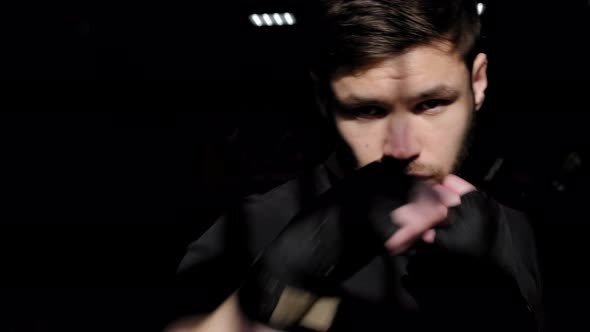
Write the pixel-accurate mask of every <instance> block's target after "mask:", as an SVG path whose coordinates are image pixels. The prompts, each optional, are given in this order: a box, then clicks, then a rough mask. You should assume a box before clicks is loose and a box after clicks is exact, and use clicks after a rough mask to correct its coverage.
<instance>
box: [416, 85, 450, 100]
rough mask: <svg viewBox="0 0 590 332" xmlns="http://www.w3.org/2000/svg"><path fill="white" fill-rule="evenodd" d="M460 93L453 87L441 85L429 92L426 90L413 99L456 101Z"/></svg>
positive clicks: (430, 89)
mask: <svg viewBox="0 0 590 332" xmlns="http://www.w3.org/2000/svg"><path fill="white" fill-rule="evenodd" d="M459 93H460V91H459V90H458V89H456V88H454V87H451V86H449V85H446V84H439V85H436V86H434V87H432V88H429V89H427V90H424V91H422V92H420V93H418V94H416V96H415V97H413V99H416V100H424V99H432V98H447V99H454V98H457V97H458V96H459Z"/></svg>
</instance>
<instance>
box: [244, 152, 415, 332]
mask: <svg viewBox="0 0 590 332" xmlns="http://www.w3.org/2000/svg"><path fill="white" fill-rule="evenodd" d="M405 166H406V165H405V164H401V163H397V162H395V161H383V162H375V163H372V164H370V165H367V166H366V167H363V168H362V169H360V170H359V171H357V172H355V173H354V174H353V175H352V176H350V177H349V178H347V179H345V180H343V182H342V183H340V184H339V185H337V186H335V187H334V188H332V189H331V190H329V191H328V192H327V193H326V194H324V195H323V196H322V197H320V199H319V200H318V201H317V202H316V204H313V206H311V207H308V208H306V209H304V210H303V211H302V212H301V213H299V214H298V215H297V216H296V217H295V218H294V219H293V220H292V221H291V223H290V224H289V225H288V226H287V227H286V228H285V229H284V230H283V231H282V232H281V234H280V235H279V236H278V237H277V238H276V239H275V241H273V243H272V244H271V245H270V246H269V247H268V248H267V249H266V250H265V252H264V253H263V255H262V256H261V257H260V258H259V259H258V260H257V262H256V264H255V266H254V267H253V269H252V273H251V274H250V277H249V278H248V279H247V281H246V282H245V283H244V284H243V285H242V287H241V289H240V292H239V298H240V303H241V306H242V309H243V311H244V312H245V313H246V315H247V316H249V318H250V319H253V320H256V321H259V322H262V323H265V324H267V325H270V326H272V327H275V328H288V327H289V326H290V325H292V324H295V323H297V322H298V321H299V319H300V318H301V317H302V315H303V314H305V312H306V310H307V309H309V306H311V304H312V303H313V297H314V296H316V295H333V294H335V293H336V292H337V287H338V284H339V283H340V282H342V281H344V280H346V279H347V278H349V277H350V276H352V275H353V274H354V273H355V272H357V271H358V270H359V269H360V268H362V267H363V266H365V265H366V264H368V263H369V262H370V261H371V260H372V259H373V258H374V257H375V256H376V255H378V254H379V253H380V252H382V251H383V250H384V248H383V244H384V242H385V240H386V239H388V238H389V237H390V236H391V235H392V234H393V233H394V232H395V230H396V226H395V225H394V224H393V223H392V222H391V221H390V219H389V213H390V212H391V211H392V210H394V209H395V208H397V207H399V206H401V205H403V204H405V203H406V201H407V193H408V191H409V186H410V178H409V177H407V176H405V175H403V170H404V168H405ZM286 289H290V290H293V289H294V290H297V291H296V292H295V293H297V292H298V291H301V294H303V295H301V296H302V297H304V298H303V299H292V300H291V301H292V302H293V303H295V302H298V301H299V302H300V303H301V306H302V307H301V308H295V306H296V305H293V308H291V309H290V315H292V316H291V317H290V318H289V319H284V320H279V322H278V321H277V320H276V319H272V317H273V313H275V314H276V312H275V310H276V307H277V304H278V303H279V301H281V296H282V295H284V294H285V290H286ZM291 293H293V292H291ZM306 306H307V307H306Z"/></svg>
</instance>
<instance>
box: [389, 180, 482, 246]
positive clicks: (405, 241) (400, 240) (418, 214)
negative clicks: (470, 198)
mask: <svg viewBox="0 0 590 332" xmlns="http://www.w3.org/2000/svg"><path fill="white" fill-rule="evenodd" d="M475 190H476V188H475V186H473V185H472V184H470V183H469V182H467V181H465V180H463V179H461V178H460V177H458V176H456V175H447V176H446V177H445V178H444V179H443V181H442V182H441V183H438V182H435V181H434V180H423V181H418V182H416V184H415V185H414V188H413V189H412V194H411V199H410V203H408V204H405V205H403V206H401V207H399V208H397V209H395V210H393V211H392V212H391V213H390V218H391V222H392V223H393V224H395V225H396V226H398V227H399V229H398V230H397V231H396V232H395V233H394V234H393V235H392V236H391V237H390V238H389V239H388V240H387V241H386V243H385V247H386V248H387V249H388V251H389V252H390V253H391V254H392V255H398V254H400V253H403V252H404V251H406V250H407V249H408V248H409V247H411V246H412V245H413V244H414V243H415V242H416V241H417V240H419V239H422V240H423V241H425V242H427V243H433V242H434V240H435V238H436V231H435V229H434V227H435V226H437V225H441V224H444V223H448V222H450V220H449V219H448V218H447V216H448V210H449V208H451V207H454V206H458V205H460V204H461V196H463V195H465V194H467V193H469V192H471V191H475Z"/></svg>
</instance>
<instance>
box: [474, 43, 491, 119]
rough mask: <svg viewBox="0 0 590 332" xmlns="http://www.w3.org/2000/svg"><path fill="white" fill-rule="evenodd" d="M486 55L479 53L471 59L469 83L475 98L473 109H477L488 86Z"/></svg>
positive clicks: (481, 103) (483, 98)
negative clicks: (471, 66)
mask: <svg viewBox="0 0 590 332" xmlns="http://www.w3.org/2000/svg"><path fill="white" fill-rule="evenodd" d="M487 69H488V56H487V55H485V54H484V53H479V54H478V55H477V56H476V57H475V60H474V61H473V68H471V84H472V89H473V95H474V99H475V110H476V111H478V110H479V109H480V108H481V106H482V105H483V102H484V100H485V98H486V94H485V92H486V88H487V87H488V74H487Z"/></svg>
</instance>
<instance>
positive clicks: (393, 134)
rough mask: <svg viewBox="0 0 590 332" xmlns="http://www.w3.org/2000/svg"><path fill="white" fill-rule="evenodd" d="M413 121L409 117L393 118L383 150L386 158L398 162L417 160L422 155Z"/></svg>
mask: <svg viewBox="0 0 590 332" xmlns="http://www.w3.org/2000/svg"><path fill="white" fill-rule="evenodd" d="M414 127H415V126H414V125H413V124H412V119H410V118H408V117H397V118H392V119H391V120H390V123H389V124H388V132H387V135H386V138H385V140H386V141H385V145H384V149H383V154H384V156H387V157H391V158H395V159H398V160H410V159H415V158H417V157H418V156H419V155H420V152H421V146H420V142H419V140H418V137H417V132H416V129H415V128H414Z"/></svg>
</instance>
